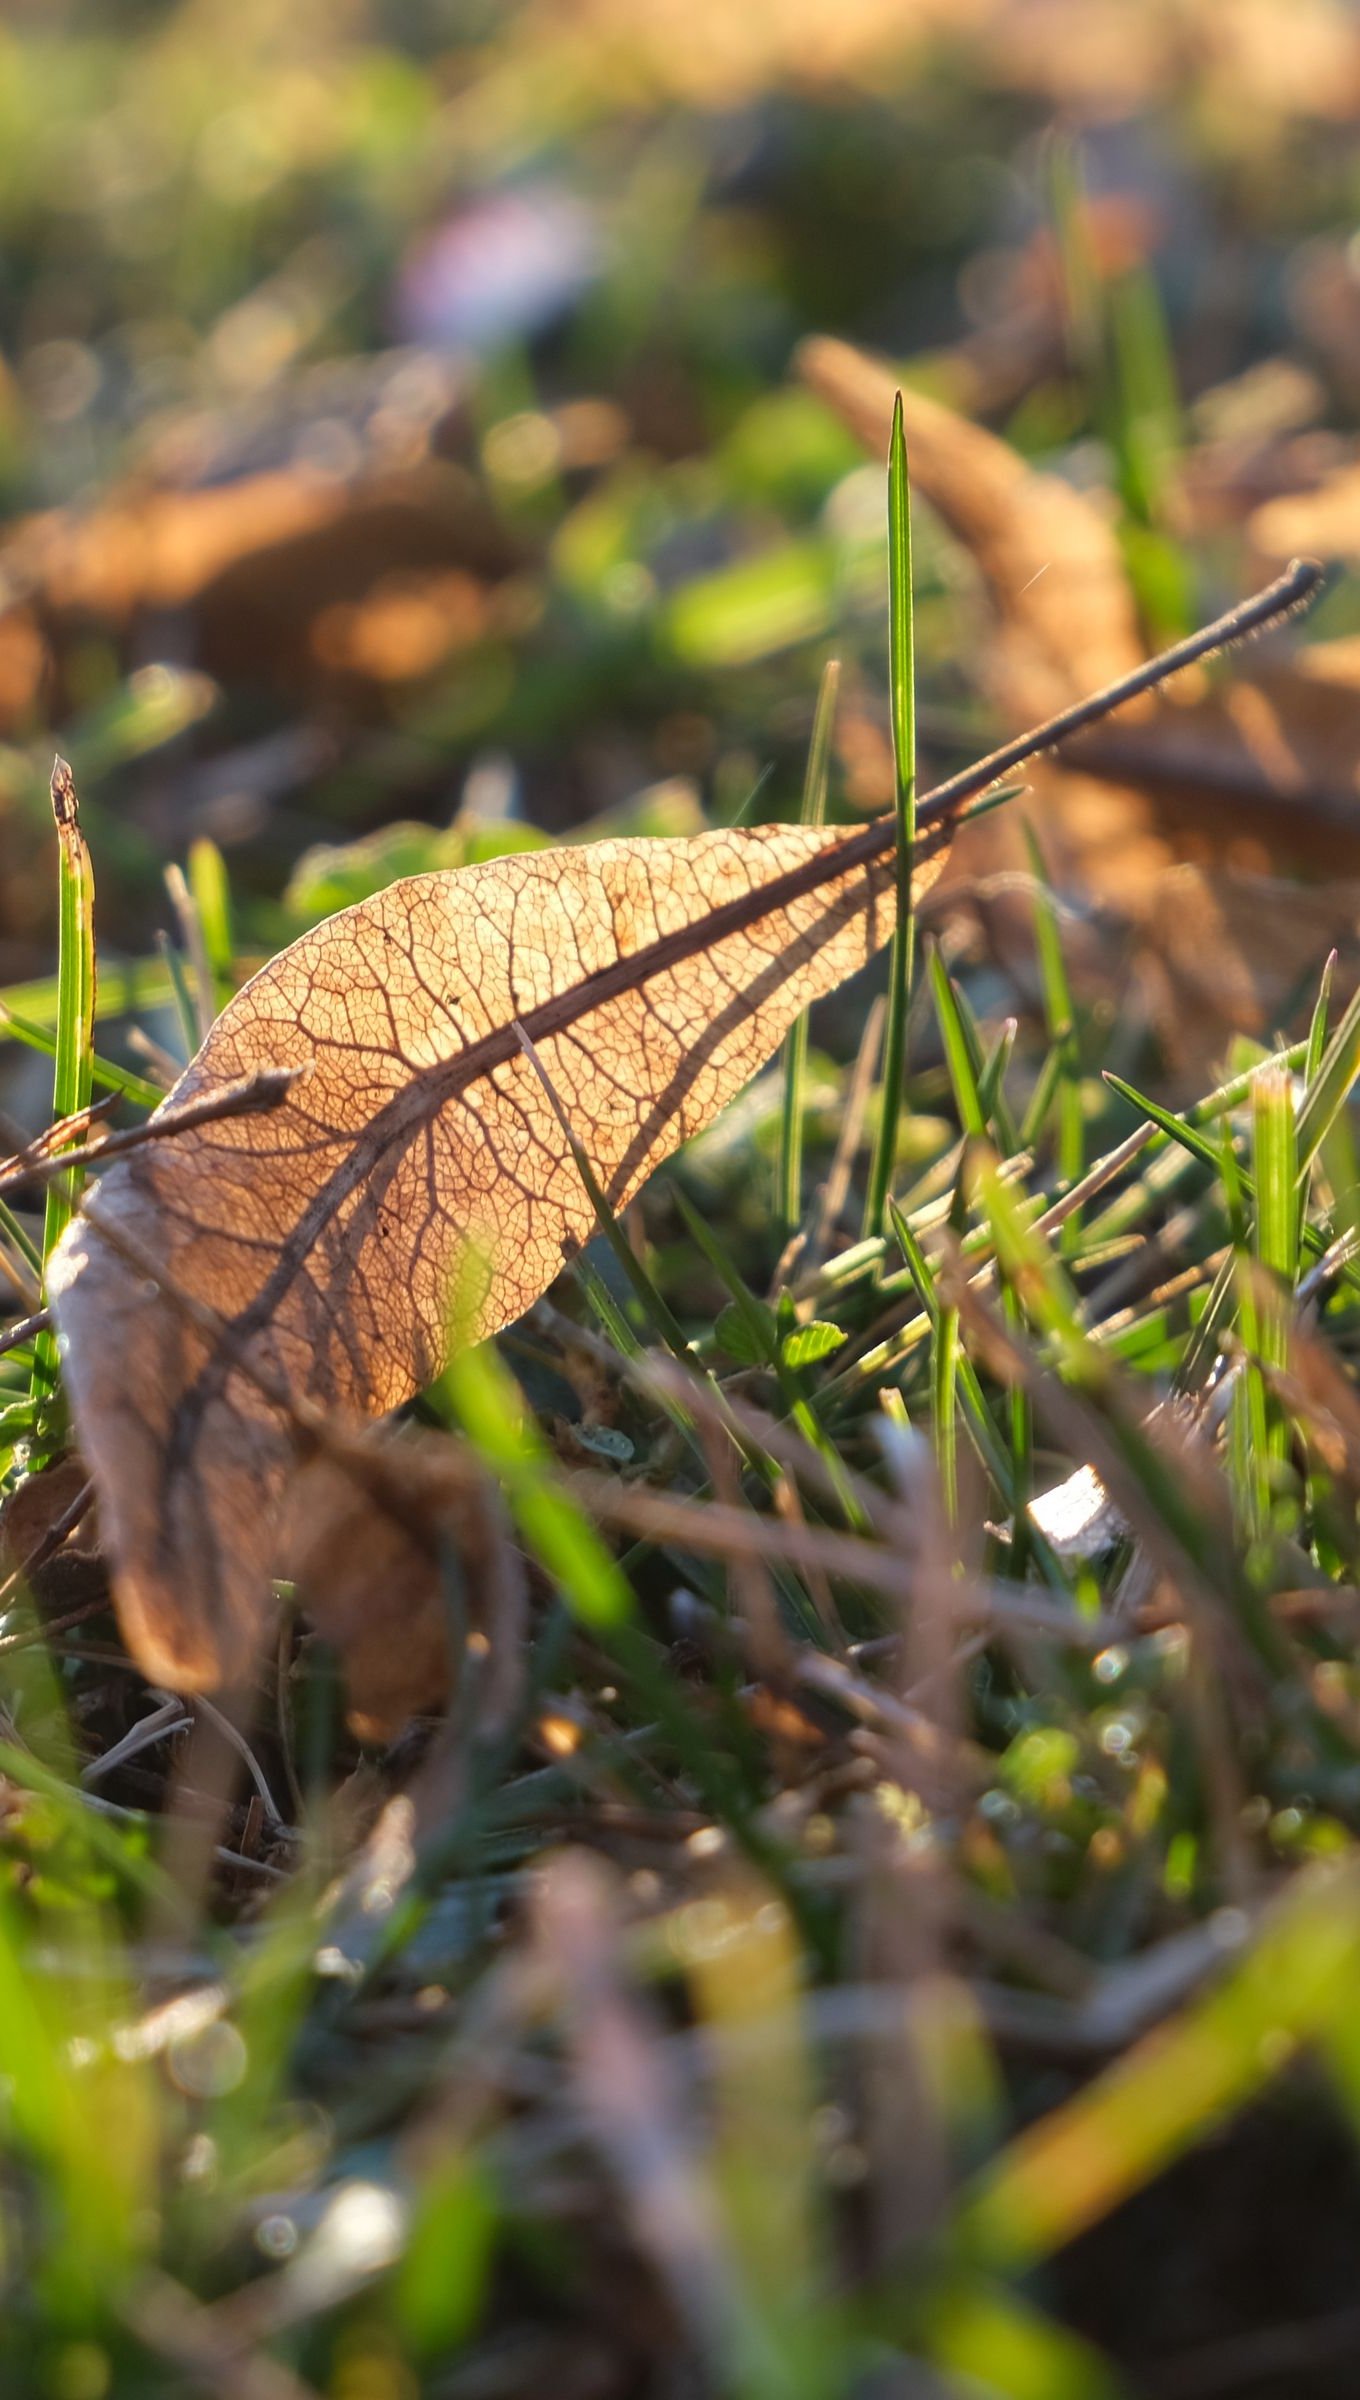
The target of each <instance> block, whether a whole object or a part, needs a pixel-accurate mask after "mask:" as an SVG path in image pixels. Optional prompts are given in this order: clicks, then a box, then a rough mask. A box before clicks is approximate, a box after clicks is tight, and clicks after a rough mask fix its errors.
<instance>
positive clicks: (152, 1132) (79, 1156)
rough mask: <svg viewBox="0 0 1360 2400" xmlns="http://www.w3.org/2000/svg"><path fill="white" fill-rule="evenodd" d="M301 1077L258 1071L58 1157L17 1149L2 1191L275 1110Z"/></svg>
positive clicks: (0, 1181)
mask: <svg viewBox="0 0 1360 2400" xmlns="http://www.w3.org/2000/svg"><path fill="white" fill-rule="evenodd" d="M300 1073H301V1069H300V1068H298V1067H262V1068H260V1069H259V1070H258V1072H257V1073H256V1074H254V1075H242V1076H241V1077H240V1078H239V1079H238V1080H237V1081H236V1082H235V1083H224V1084H220V1085H219V1086H218V1087H217V1089H216V1090H215V1091H211V1092H203V1093H201V1094H200V1095H199V1097H198V1098H197V1099H196V1100H186V1101H184V1102H183V1103H182V1104H181V1106H180V1107H178V1108H159V1109H157V1111H156V1114H155V1115H154V1116H153V1117H148V1118H147V1121H146V1123H145V1124H144V1125H132V1126H129V1127H128V1128H127V1129H126V1130H125V1131H124V1132H122V1133H110V1134H108V1135H106V1136H105V1138H104V1140H103V1141H102V1142H89V1143H86V1144H85V1145H84V1146H83V1147H81V1148H79V1149H75V1150H63V1151H61V1152H60V1153H59V1154H58V1155H57V1156H56V1157H50V1156H43V1155H40V1152H41V1144H40V1143H35V1144H34V1146H33V1149H32V1150H31V1151H19V1152H18V1153H16V1155H15V1156H14V1157H13V1158H8V1159H6V1160H4V1161H3V1163H0V1193H2V1192H7V1191H10V1190H12V1189H13V1188H14V1187H15V1186H16V1185H18V1184H24V1183H30V1182H32V1181H34V1180H35V1178H36V1179H42V1180H44V1181H45V1180H47V1179H49V1178H51V1177H53V1176H57V1175H63V1174H65V1172H66V1170H67V1168H68V1167H97V1166H102V1165H103V1163H104V1160H105V1159H106V1158H120V1157H121V1156H122V1155H123V1153H124V1151H127V1150H140V1149H141V1148H142V1147H143V1145H144V1144H145V1143H147V1142H163V1141H167V1140H169V1139H171V1138H173V1136H174V1135H175V1134H179V1133H189V1132H191V1131H192V1130H193V1128H194V1127H195V1126H197V1125H213V1124H216V1123H217V1122H218V1121H219V1120H220V1119H222V1118H226V1117H244V1116H251V1115H254V1114H256V1113H257V1112H261V1111H264V1110H266V1109H271V1108H277V1107H278V1106H279V1105H280V1103H281V1102H282V1101H283V1100H285V1099H286V1098H287V1096H288V1093H289V1092H290V1090H291V1089H292V1087H293V1085H294V1083H296V1081H297V1078H298V1076H299V1074H300ZM99 1230H100V1232H101V1234H102V1233H103V1232H104V1230H105V1229H104V1226H103V1224H102V1223H101V1225H100V1228H99Z"/></svg>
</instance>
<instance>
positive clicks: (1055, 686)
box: [799, 341, 1360, 1072]
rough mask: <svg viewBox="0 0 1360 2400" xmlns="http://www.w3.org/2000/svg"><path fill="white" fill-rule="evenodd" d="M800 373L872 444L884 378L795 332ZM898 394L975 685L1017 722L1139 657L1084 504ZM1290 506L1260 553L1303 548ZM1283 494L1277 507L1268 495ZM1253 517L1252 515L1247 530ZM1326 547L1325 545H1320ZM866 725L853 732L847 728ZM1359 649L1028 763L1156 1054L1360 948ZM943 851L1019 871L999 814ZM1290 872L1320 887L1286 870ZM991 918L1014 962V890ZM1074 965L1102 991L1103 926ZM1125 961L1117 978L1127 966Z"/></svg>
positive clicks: (1105, 548)
mask: <svg viewBox="0 0 1360 2400" xmlns="http://www.w3.org/2000/svg"><path fill="white" fill-rule="evenodd" d="M799 363H800V367H801V370H802V373H803V375H804V376H805V378H806V380H807V381H808V382H809V383H810V384H811V385H812V387H813V388H814V389H815V390H816V391H818V392H819V393H820V394H821V395H822V397H823V398H824V399H826V400H827V401H828V402H829V404H830V405H831V406H832V407H834V408H835V409H836V410H837V411H838V413H839V414H840V415H841V416H842V417H844V418H845V420H846V421H847V423H849V424H850V425H851V426H852V427H853V428H854V429H855V431H856V432H857V433H859V435H860V436H861V438H862V439H863V440H864V442H865V444H866V446H868V447H870V448H872V449H874V450H877V451H879V452H885V451H886V448H887V440H888V429H889V425H890V423H891V416H892V403H893V395H894V392H895V390H896V388H897V387H896V378H895V376H894V375H893V373H892V371H891V369H889V368H887V367H885V366H883V365H881V364H880V363H879V362H878V361H876V360H873V359H869V358H865V357H864V356H862V355H861V354H860V353H859V352H858V351H855V350H853V349H851V348H849V346H848V345H847V344H845V343H842V342H831V341H815V342H810V343H807V344H805V346H804V348H803V350H802V352H801V353H800V360H799ZM903 406H904V413H905V421H906V430H907V446H908V453H909V458H910V464H911V473H912V484H913V488H914V489H915V490H916V491H918V492H919V493H920V494H921V496H922V497H923V498H924V499H925V500H927V501H928V502H929V503H930V505H931V506H932V507H933V508H934V509H935V510H936V511H937V512H938V514H939V515H940V517H941V518H942V519H943V520H944V522H945V524H946V525H947V526H948V527H949V529H950V531H951V532H952V533H953V534H954V535H955V536H956V538H957V539H958V540H959V541H960V542H961V543H962V544H963V545H964V547H965V548H966V549H967V550H968V552H969V553H970V555H971V556H972V557H973V559H974V560H975V561H976V564H977V566H978V568H979V571H980V573H981V576H982V579H983V582H984V584H985V587H986V592H987V598H988V601H989V604H990V606H991V608H992V610H993V611H994V613H995V618H996V629H997V639H996V645H995V650H993V645H992V644H991V643H990V642H989V643H988V644H987V645H986V653H985V656H984V659H983V661H982V662H981V666H980V674H981V678H982V680H983V682H984V684H985V685H986V687H987V688H988V689H989V691H990V692H991V693H992V695H993V697H994V698H995V699H996V701H997V703H998V705H999V706H1000V707H1001V708H1002V710H1003V711H1004V713H1005V716H1006V719H1007V721H1008V724H1010V725H1018V724H1022V723H1023V722H1025V720H1026V719H1027V718H1029V717H1030V716H1032V715H1034V714H1037V713H1038V712H1039V711H1040V710H1042V709H1044V708H1048V707H1052V706H1054V705H1061V704H1062V703H1063V702H1065V701H1068V700H1070V699H1072V698H1074V697H1075V696H1076V695H1077V694H1078V693H1080V692H1082V691H1085V690H1088V689H1090V688H1091V686H1092V685H1093V684H1095V683H1098V682H1101V681H1107V680H1110V679H1112V678H1113V677H1114V676H1115V675H1117V674H1121V673H1124V672H1126V671H1127V670H1128V668H1129V667H1130V666H1131V665H1133V664H1135V663H1136V661H1137V660H1138V659H1140V658H1142V657H1143V656H1144V655H1145V645H1144V643H1143V640H1142V636H1141V633H1140V630H1139V627H1138V621H1137V615H1136V612H1135V608H1134V603H1133V597H1132V593H1131V591H1130V588H1129V584H1128V580H1127V577H1126V574H1125V570H1124V564H1123V559H1122V556H1121V553H1120V549H1119V544H1118V542H1117V540H1116V537H1115V532H1114V528H1113V525H1112V524H1111V523H1110V521H1109V520H1108V519H1107V517H1106V516H1105V515H1104V514H1103V512H1102V510H1101V508H1100V507H1099V505H1098V504H1097V503H1096V502H1095V501H1094V500H1091V499H1089V498H1087V497H1086V496H1085V495H1084V494H1082V493H1080V492H1077V491H1074V490H1073V489H1072V488H1071V486H1069V485H1068V484H1065V483H1063V482H1062V481H1061V480H1060V479H1059V478H1058V477H1056V476H1052V475H1042V474H1039V473H1038V472H1037V471H1036V470H1035V469H1033V468H1032V467H1030V466H1028V465H1027V464H1026V463H1025V462H1024V460H1022V459H1020V458H1018V457H1017V456H1016V455H1015V453H1014V452H1013V451H1011V450H1010V449H1009V448H1008V447H1007V446H1006V444H1005V443H1004V442H1002V441H1000V440H999V439H998V438H997V436H996V435H994V434H992V433H989V432H987V431H986V430H985V429H984V428H982V427H981V426H978V425H974V424H971V423H969V422H968V421H967V420H966V419H965V418H962V417H959V416H957V415H955V414H954V413H953V412H952V411H951V410H949V409H946V408H942V407H940V406H939V405H938V404H937V403H935V402H933V401H928V400H924V399H922V397H921V396H920V395H919V394H917V393H911V392H904V394H903ZM1320 497H1321V495H1313V496H1312V498H1311V499H1305V498H1303V497H1302V496H1301V498H1300V502H1299V512H1300V513H1299V514H1298V516H1297V517H1294V518H1291V520H1290V522H1289V523H1288V525H1287V526H1285V527H1283V528H1282V529H1281V531H1280V534H1279V543H1278V545H1277V544H1275V543H1272V544H1270V545H1268V547H1270V549H1271V551H1272V554H1274V552H1275V550H1276V549H1277V547H1278V548H1279V549H1280V551H1281V554H1283V551H1284V550H1287V551H1288V552H1289V554H1291V555H1292V554H1293V553H1294V552H1295V551H1297V550H1298V549H1299V548H1300V547H1304V548H1307V547H1308V546H1310V543H1313V544H1316V541H1317V538H1318V536H1319V534H1320V532H1321V527H1320V525H1319V524H1318V522H1317V521H1316V520H1315V518H1314V517H1313V516H1312V515H1308V516H1307V517H1305V516H1304V514H1303V511H1304V510H1305V509H1310V510H1311V508H1312V507H1313V506H1314V505H1315V503H1316V501H1317V500H1319V499H1320ZM1286 505H1292V504H1286V503H1285V502H1282V501H1276V502H1273V503H1271V507H1272V508H1284V507H1285V506H1286ZM1268 514H1269V511H1268V510H1262V511H1260V512H1258V517H1257V519H1255V520H1254V521H1253V531H1255V530H1256V528H1257V526H1258V525H1259V522H1260V518H1261V517H1262V516H1266V515H1268ZM1323 546H1324V547H1327V548H1330V549H1333V550H1334V549H1335V546H1336V545H1335V541H1332V542H1330V543H1327V544H1324V545H1323ZM861 735H862V728H861ZM1358 761H1360V650H1358V649H1357V646H1356V645H1354V644H1352V643H1340V642H1339V643H1334V644H1322V645H1319V646H1318V647H1316V648H1314V649H1312V650H1306V651H1303V652H1301V653H1300V654H1299V656H1298V657H1297V658H1296V659H1293V660H1291V661H1289V662H1288V663H1286V664H1283V665H1281V664H1279V663H1277V662H1271V661H1270V660H1269V659H1267V660H1266V661H1265V662H1262V663H1256V662H1253V671H1252V675H1251V679H1250V680H1249V681H1243V682H1237V683H1234V684H1233V685H1232V686H1231V687H1229V688H1227V689H1225V690H1222V691H1207V692H1206V691H1205V690H1204V689H1203V687H1202V684H1201V686H1200V688H1198V689H1196V688H1195V683H1194V681H1193V679H1190V678H1186V679H1185V680H1184V681H1183V682H1182V683H1181V684H1180V685H1179V686H1177V687H1175V688H1169V689H1166V690H1164V691H1162V692H1159V693H1158V694H1156V695H1155V696H1153V697H1151V698H1149V699H1147V700H1146V701H1144V702H1141V703H1140V704H1139V705H1138V706H1137V707H1136V708H1134V709H1125V710H1122V711H1121V712H1120V714H1119V716H1118V718H1116V719H1112V720H1111V721H1110V723H1109V724H1108V725H1105V726H1102V727H1100V728H1099V730H1098V731H1097V732H1095V733H1094V734H1092V735H1090V736H1087V737H1086V738H1084V739H1082V740H1078V741H1074V742H1072V743H1070V744H1068V745H1067V747H1066V748H1065V750H1064V753H1063V758H1062V761H1061V763H1059V762H1056V761H1053V760H1048V761H1045V762H1043V763H1042V764H1040V765H1037V766H1036V767H1035V768H1034V769H1033V770H1031V779H1032V782H1033V784H1034V787H1035V790H1036V792H1037V793H1038V794H1039V795H1040V797H1041V798H1042V803H1043V809H1042V814H1043V826H1044V847H1045V856H1046V860H1047V863H1048V866H1049V869H1050V871H1051V872H1052V873H1053V875H1054V876H1055V878H1056V880H1057V881H1058V883H1059V884H1060V885H1061V886H1062V887H1063V888H1064V889H1066V890H1068V891H1070V892H1076V893H1079V894H1080V895H1081V896H1082V898H1083V900H1084V902H1085V903H1087V904H1090V903H1094V904H1095V906H1096V907H1097V908H1098V909H1099V910H1100V911H1101V912H1103V913H1104V914H1105V915H1106V916H1107V917H1108V918H1111V919H1116V920H1118V919H1122V920H1124V921H1125V922H1126V923H1127V924H1128V926H1129V927H1130V929H1131V931H1132V933H1133V934H1134V936H1135V940H1136V944H1137V948H1138V951H1139V955H1140V958H1141V960H1142V965H1143V969H1144V997H1145V1004H1146V1005H1147V1006H1148V1008H1149V1010H1150V1013H1151V1015H1152V1017H1153V1019H1154V1020H1155V1022H1156V1023H1157V1025H1158V1027H1159V1029H1160V1031H1161V1033H1162V1035H1163V1037H1164V1038H1165V1040H1166V1041H1167V1042H1168V1044H1169V1046H1170V1052H1171V1056H1172V1058H1173V1059H1174V1060H1175V1061H1176V1063H1178V1064H1179V1065H1182V1066H1183V1067H1185V1068H1186V1069H1187V1071H1189V1070H1193V1071H1196V1072H1197V1071H1198V1070H1199V1069H1200V1068H1201V1067H1202V1066H1203V1065H1204V1064H1205V1063H1206V1061H1207V1060H1208V1059H1210V1058H1211V1057H1212V1056H1213V1055H1214V1054H1215V1053H1216V1052H1217V1051H1218V1049H1219V1048H1220V1047H1221V1044H1222V1042H1223V1040H1224V1038H1225V1036H1226V1035H1227V1033H1228V1032H1229V1031H1230V1030H1232V1029H1234V1028H1247V1029H1250V1030H1253V1031H1260V1030H1262V1029H1263V1028H1265V1027H1266V1026H1267V1024H1268V1022H1269V1021H1270V1018H1271V1012H1272V1011H1273V1010H1274V1009H1275V1008H1276V1007H1277V1006H1279V1005H1280V1004H1281V1002H1282V1001H1283V999H1284V998H1285V996H1286V995H1287V994H1289V993H1290V991H1291V990H1292V988H1293V987H1294V986H1295V984H1296V983H1297V980H1298V978H1299V977H1300V976H1303V975H1306V974H1307V973H1308V972H1309V971H1310V969H1312V968H1313V967H1315V966H1320V964H1321V961H1322V959H1323V957H1324V956H1325V954H1326V952H1327V950H1328V949H1329V948H1330V947H1331V946H1332V945H1333V944H1338V945H1340V946H1341V947H1342V949H1343V951H1345V952H1346V954H1347V956H1348V957H1349V955H1350V954H1351V953H1352V952H1354V953H1355V954H1356V957H1357V960H1360V887H1358V886H1357V884H1356V883H1355V882H1346V881H1344V880H1339V878H1342V877H1347V876H1349V877H1353V878H1360V808H1357V805H1356V802H1357V799H1360V766H1358V765H1357V762H1358ZM957 864H958V866H960V867H966V868H967V869H968V871H969V872H970V873H972V874H973V875H974V876H975V877H981V878H983V879H985V878H986V877H987V875H988V874H989V873H991V872H992V871H993V870H995V869H996V868H998V867H1016V868H1021V869H1023V868H1024V866H1025V857H1024V852H1023V849H1022V848H1021V846H1020V840H1019V832H1018V828H1017V826H1016V825H1015V824H1014V822H1007V821H1006V819H1005V818H998V819H995V820H990V821H988V822H986V823H984V824H982V825H979V826H977V827H975V828H973V829H972V830H971V831H970V833H969V835H968V836H967V840H966V844H961V845H960V848H959V853H958V859H957ZM1300 870H1303V871H1308V870H1312V871H1314V872H1316V873H1317V874H1318V875H1320V876H1326V877H1327V878H1328V881H1327V885H1326V888H1325V889H1323V888H1320V887H1319V888H1316V889H1310V888H1309V887H1307V886H1305V885H1301V884H1297V883H1294V882H1291V881H1289V880H1287V879H1288V878H1289V877H1291V876H1292V875H1294V874H1296V873H1297V872H1299V871H1300ZM990 922H991V925H992V931H993V934H994V936H995V937H996V938H997V939H998V941H999V943H1000V946H1001V947H1002V948H1003V950H1005V951H1007V952H1010V953H1012V954H1013V955H1014V956H1015V958H1016V961H1017V964H1018V963H1019V961H1020V959H1021V958H1022V957H1027V956H1028V953H1029V948H1030V944H1031V930H1030V923H1029V909H1028V904H1027V903H1023V902H1020V901H1018V900H1015V899H1014V898H1012V900H1011V901H1010V902H1006V901H1002V902H1001V903H999V904H997V905H995V906H993V908H992V910H991V916H990ZM1071 950H1072V962H1073V964H1074V966H1075V967H1076V968H1077V970H1078V972H1079V975H1080V977H1081V980H1082V981H1083V982H1084V983H1085V984H1086V987H1087V988H1088V989H1089V988H1092V987H1093V986H1098V985H1104V984H1108V981H1109V977H1110V970H1111V966H1112V964H1113V963H1114V961H1115V958H1116V956H1117V953H1116V952H1115V951H1113V950H1112V948H1111V945H1110V943H1109V940H1108V933H1107V932H1104V933H1099V934H1098V935H1097V937H1096V938H1094V939H1091V940H1085V939H1083V938H1082V934H1081V932H1080V930H1078V931H1077V932H1076V933H1075V934H1074V936H1073V939H1072V942H1071ZM1125 972H1126V969H1125V967H1124V965H1123V964H1120V965H1119V967H1118V973H1119V975H1120V976H1121V978H1122V977H1123V975H1124V974H1125Z"/></svg>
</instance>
